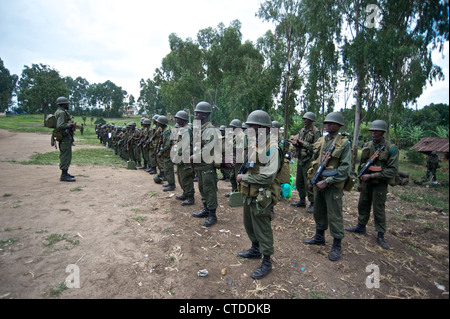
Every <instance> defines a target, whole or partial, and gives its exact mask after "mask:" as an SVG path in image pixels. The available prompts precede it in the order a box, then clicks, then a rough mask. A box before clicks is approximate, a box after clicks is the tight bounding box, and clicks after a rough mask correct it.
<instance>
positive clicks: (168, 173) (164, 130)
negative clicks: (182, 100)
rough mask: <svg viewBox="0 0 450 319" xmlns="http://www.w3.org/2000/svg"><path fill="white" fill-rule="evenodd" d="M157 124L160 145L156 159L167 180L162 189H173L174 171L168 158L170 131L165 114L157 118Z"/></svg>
mask: <svg viewBox="0 0 450 319" xmlns="http://www.w3.org/2000/svg"><path fill="white" fill-rule="evenodd" d="M157 122H158V126H159V127H160V128H161V145H160V147H159V151H158V153H157V157H158V159H160V160H161V166H162V171H163V172H164V177H165V178H166V180H167V184H163V187H164V188H163V191H164V192H168V191H173V190H174V189H175V172H174V168H173V162H172V160H171V159H170V150H171V148H172V131H171V129H170V127H169V120H168V119H167V117H166V116H164V115H160V116H158V119H157Z"/></svg>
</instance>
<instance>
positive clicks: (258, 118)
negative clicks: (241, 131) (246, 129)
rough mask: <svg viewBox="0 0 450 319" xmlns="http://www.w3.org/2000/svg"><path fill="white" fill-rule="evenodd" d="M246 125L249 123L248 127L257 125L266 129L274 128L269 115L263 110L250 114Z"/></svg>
mask: <svg viewBox="0 0 450 319" xmlns="http://www.w3.org/2000/svg"><path fill="white" fill-rule="evenodd" d="M245 123H247V125H249V124H255V125H260V126H265V127H272V121H271V120H270V116H269V114H267V112H265V111H262V110H256V111H253V112H252V113H250V114H249V115H248V117H247V121H246V122H245Z"/></svg>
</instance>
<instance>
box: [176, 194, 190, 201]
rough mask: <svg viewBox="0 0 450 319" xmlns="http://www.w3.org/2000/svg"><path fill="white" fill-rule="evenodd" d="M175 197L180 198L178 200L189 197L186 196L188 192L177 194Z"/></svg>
mask: <svg viewBox="0 0 450 319" xmlns="http://www.w3.org/2000/svg"><path fill="white" fill-rule="evenodd" d="M175 199H178V200H186V199H187V196H186V194H182V195H177V196H175Z"/></svg>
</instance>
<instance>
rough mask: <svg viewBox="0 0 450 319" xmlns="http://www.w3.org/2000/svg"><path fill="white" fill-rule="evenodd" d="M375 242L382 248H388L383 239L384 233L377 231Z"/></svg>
mask: <svg viewBox="0 0 450 319" xmlns="http://www.w3.org/2000/svg"><path fill="white" fill-rule="evenodd" d="M377 243H378V245H380V246H381V247H382V248H384V249H389V245H388V244H387V242H386V241H385V240H384V233H382V232H378V237H377Z"/></svg>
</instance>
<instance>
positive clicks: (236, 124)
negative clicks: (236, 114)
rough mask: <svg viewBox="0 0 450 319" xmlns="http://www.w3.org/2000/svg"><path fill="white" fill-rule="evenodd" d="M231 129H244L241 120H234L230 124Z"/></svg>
mask: <svg viewBox="0 0 450 319" xmlns="http://www.w3.org/2000/svg"><path fill="white" fill-rule="evenodd" d="M230 126H231V127H237V128H242V122H241V120H239V119H234V120H232V121H231V122H230Z"/></svg>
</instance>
